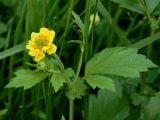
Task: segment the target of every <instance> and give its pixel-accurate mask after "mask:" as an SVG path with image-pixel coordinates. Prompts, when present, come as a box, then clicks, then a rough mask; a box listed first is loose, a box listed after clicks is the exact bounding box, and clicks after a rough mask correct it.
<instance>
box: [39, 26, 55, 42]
mask: <svg viewBox="0 0 160 120" xmlns="http://www.w3.org/2000/svg"><path fill="white" fill-rule="evenodd" d="M40 34H41V35H43V36H45V37H46V38H47V39H48V41H49V43H52V42H53V39H54V38H55V32H54V31H53V30H49V29H47V28H44V27H42V28H41V29H40Z"/></svg>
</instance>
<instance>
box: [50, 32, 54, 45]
mask: <svg viewBox="0 0 160 120" xmlns="http://www.w3.org/2000/svg"><path fill="white" fill-rule="evenodd" d="M54 38H55V32H54V31H53V30H51V31H50V35H49V43H52V42H53V40H54Z"/></svg>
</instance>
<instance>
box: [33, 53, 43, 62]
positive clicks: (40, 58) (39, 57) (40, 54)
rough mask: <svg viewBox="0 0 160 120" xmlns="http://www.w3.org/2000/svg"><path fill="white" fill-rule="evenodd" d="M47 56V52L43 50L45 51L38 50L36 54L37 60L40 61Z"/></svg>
mask: <svg viewBox="0 0 160 120" xmlns="http://www.w3.org/2000/svg"><path fill="white" fill-rule="evenodd" d="M44 57H45V53H44V52H43V51H40V50H39V51H38V52H36V55H35V59H34V60H35V61H36V62H39V61H41V60H42V59H43V58H44Z"/></svg>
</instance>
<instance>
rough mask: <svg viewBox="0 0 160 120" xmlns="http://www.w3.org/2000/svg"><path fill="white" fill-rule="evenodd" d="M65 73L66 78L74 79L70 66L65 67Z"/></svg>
mask: <svg viewBox="0 0 160 120" xmlns="http://www.w3.org/2000/svg"><path fill="white" fill-rule="evenodd" d="M65 74H66V75H67V76H68V78H70V79H71V80H74V78H75V72H74V70H73V69H72V68H67V69H66V70H65Z"/></svg>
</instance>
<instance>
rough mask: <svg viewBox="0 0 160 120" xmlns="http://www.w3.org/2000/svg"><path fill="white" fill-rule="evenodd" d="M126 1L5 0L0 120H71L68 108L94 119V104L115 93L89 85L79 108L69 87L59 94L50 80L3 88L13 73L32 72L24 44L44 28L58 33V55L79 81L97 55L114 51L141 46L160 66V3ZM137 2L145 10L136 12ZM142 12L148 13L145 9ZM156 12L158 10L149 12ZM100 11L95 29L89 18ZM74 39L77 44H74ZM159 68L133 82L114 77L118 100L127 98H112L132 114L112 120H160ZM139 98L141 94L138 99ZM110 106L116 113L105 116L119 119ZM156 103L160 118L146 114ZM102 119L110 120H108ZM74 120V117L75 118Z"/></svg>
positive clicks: (0, 14)
mask: <svg viewBox="0 0 160 120" xmlns="http://www.w3.org/2000/svg"><path fill="white" fill-rule="evenodd" d="M126 1H130V2H131V3H132V4H128V3H127V2H126V3H125V2H124V1H123V0H68V1H67V0H21V1H18V0H0V119H2V120H60V119H61V116H62V115H63V116H64V117H65V118H66V120H68V118H69V106H71V107H70V114H71V116H72V111H73V106H74V119H76V120H82V119H84V120H91V118H92V117H91V116H90V114H91V113H89V109H90V108H92V107H93V106H92V105H93V103H94V102H96V103H95V104H96V105H97V104H99V105H101V101H100V100H101V99H103V97H104V96H105V95H106V96H107V95H108V96H107V97H110V95H111V94H110V93H109V92H107V93H106V94H105V95H104V96H103V95H101V94H102V93H103V92H102V91H101V92H100V93H101V94H100V95H99V94H98V91H99V89H97V88H96V89H92V88H91V87H88V89H87V95H86V96H85V97H82V99H76V100H75V101H74V105H73V101H70V102H71V104H70V105H69V101H68V99H67V97H66V96H65V92H66V91H67V90H66V87H62V88H61V90H60V91H58V92H57V93H56V92H55V91H54V89H53V87H52V85H51V84H50V83H49V78H48V79H46V80H45V81H43V82H41V83H40V84H37V85H36V86H34V87H33V88H31V89H29V90H26V91H24V90H23V89H22V88H18V89H14V88H9V89H6V88H4V87H5V86H6V84H8V83H9V81H10V80H11V78H13V77H14V74H13V73H14V72H15V71H16V70H19V69H20V68H26V69H29V68H31V67H30V66H28V65H27V64H26V62H30V63H34V61H33V60H32V58H31V57H30V56H29V55H28V54H27V50H26V48H25V45H26V43H27V41H28V40H30V35H31V33H32V32H38V31H39V28H41V27H47V28H49V29H53V30H54V31H55V32H56V36H55V40H54V43H55V44H56V46H57V47H58V50H57V54H58V56H59V57H60V58H61V60H62V62H63V64H64V66H65V68H69V67H70V68H73V70H74V71H75V73H76V74H77V75H76V79H77V78H78V76H81V77H82V76H84V74H85V71H84V70H85V66H86V63H87V62H88V61H89V60H90V59H91V58H92V57H93V56H94V55H95V54H96V53H98V52H100V51H101V50H103V49H104V48H110V47H118V46H125V47H128V48H138V49H139V52H140V53H141V54H143V55H146V56H147V57H148V58H149V59H150V60H152V61H153V62H154V63H156V64H157V65H160V62H159V59H160V57H159V56H160V55H159V51H160V49H159V47H160V41H159V40H160V31H159V27H160V17H159V14H160V8H159V5H160V1H159V0H155V1H156V4H155V3H149V4H152V6H150V5H149V4H147V2H146V3H145V4H143V2H142V1H143V0H140V1H141V2H140V1H138V0H137V1H138V2H135V1H136V0H133V1H132V0H126ZM146 1H149V0H146ZM158 1H159V2H158ZM134 2H135V3H134ZM119 4H120V5H121V7H120V6H119ZM137 4H139V5H140V6H141V7H142V8H140V9H137V7H138V6H136V5H137ZM153 7H154V8H153ZM138 8H139V7H138ZM141 9H142V10H143V12H141V11H140V10H141ZM152 9H153V12H152V13H150V12H151V11H152ZM137 10H139V11H140V12H139V11H138V12H137ZM73 11H74V12H73ZM74 13H75V14H77V15H78V16H76V15H74ZM96 13H98V15H99V16H100V21H99V22H98V23H97V24H94V22H95V21H93V24H92V29H91V30H90V28H89V27H90V15H91V14H96ZM142 13H144V14H142ZM77 17H78V18H77ZM94 18H95V17H94ZM75 19H77V20H78V22H79V24H77V22H76V21H75ZM1 23H3V24H1ZM79 26H80V28H79ZM82 26H83V27H82ZM82 28H83V30H82ZM5 29H6V30H5ZM80 29H81V30H80ZM70 40H72V41H71V42H69V41H70ZM74 40H75V41H76V40H77V41H78V40H79V41H81V42H78V43H80V44H81V43H82V45H83V48H84V51H83V50H82V46H80V45H79V44H75V43H74V42H75V41H74ZM73 41H74V42H73ZM111 64H112V63H111ZM95 67H96V66H95ZM158 69H159V68H157V69H155V70H150V71H149V72H146V73H142V76H141V78H134V80H133V81H134V82H133V81H129V80H130V78H128V79H129V80H128V79H127V78H126V79H127V80H128V81H127V80H126V79H125V80H126V81H125V82H122V79H124V78H121V77H118V78H114V77H115V76H112V75H111V77H113V78H114V79H119V81H120V84H121V86H119V88H118V87H117V88H116V89H118V90H120V89H121V95H120V94H119V95H118V96H121V97H122V98H119V97H117V96H116V95H114V96H111V98H112V97H113V99H114V100H115V99H117V100H115V101H116V104H119V102H120V101H122V103H124V101H127V102H126V103H127V105H126V104H125V105H124V106H125V107H126V106H128V108H127V107H126V109H129V111H128V112H126V111H125V110H124V109H123V107H122V109H121V110H124V114H123V113H121V116H123V117H121V118H119V119H118V118H114V119H112V118H111V117H108V118H109V119H108V120H123V119H126V120H132V119H134V120H138V119H140V118H141V120H159V119H160V112H157V111H158V110H160V104H158V103H157V104H156V105H157V106H159V107H157V109H156V108H155V106H154V105H155V104H154V102H153V103H152V100H153V101H154V100H155V101H156V100H157V99H158V100H159V94H158V92H159V90H160V87H159V84H160V82H159V70H158ZM137 79H138V80H139V81H138V82H137ZM115 81H116V80H115ZM117 84H118V83H117ZM133 84H134V85H133ZM86 85H88V84H87V83H86ZM122 89H123V90H122ZM64 91H65V92H64ZM97 94H98V95H99V96H101V97H102V96H103V97H102V98H100V99H98V98H97V99H96V98H93V96H92V97H90V96H91V95H97ZM116 94H118V93H116ZM135 94H136V95H137V96H136V97H133V96H135ZM98 95H97V96H98ZM155 95H156V96H155ZM154 96H155V97H154ZM92 99H93V100H92ZM104 99H106V98H104ZM96 100H97V101H96ZM158 100H157V101H158ZM102 101H103V100H102ZM99 102H100V103H99ZM109 102H110V103H109ZM134 103H137V104H138V105H135V104H134ZM110 104H114V102H112V100H110V99H108V101H107V102H106V104H105V105H106V107H107V105H108V106H109V108H108V111H109V110H110V111H111V113H109V112H106V114H107V115H109V114H111V115H115V116H116V115H119V114H120V113H118V112H117V113H115V112H114V109H117V108H116V106H113V108H112V106H110ZM152 104H153V108H155V109H154V110H155V112H154V113H155V114H154V113H152V112H151V111H149V113H148V112H147V113H148V114H149V115H150V113H151V115H150V116H148V115H147V114H146V112H145V110H146V109H147V110H148V108H151V106H152ZM105 105H104V106H105ZM97 106H98V105H97ZM95 109H96V108H95ZM104 110H106V109H105V108H104ZM147 110H146V111H147ZM93 112H94V111H93ZM102 112H103V111H102ZM97 114H98V113H97ZM88 115H89V117H88ZM102 115H103V114H102ZM143 115H144V116H143ZM93 116H94V115H93ZM95 116H96V112H95ZM95 118H96V117H95ZM101 119H102V120H105V119H103V117H102V118H101ZM70 120H73V119H72V118H70Z"/></svg>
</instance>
